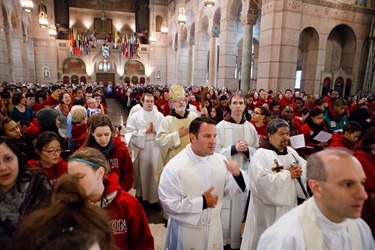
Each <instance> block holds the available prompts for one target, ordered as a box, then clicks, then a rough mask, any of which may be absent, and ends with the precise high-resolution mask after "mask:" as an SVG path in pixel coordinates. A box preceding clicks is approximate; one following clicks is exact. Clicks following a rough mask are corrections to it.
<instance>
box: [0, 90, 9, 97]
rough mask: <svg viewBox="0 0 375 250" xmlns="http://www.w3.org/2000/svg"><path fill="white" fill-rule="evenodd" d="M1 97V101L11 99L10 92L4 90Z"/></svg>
mask: <svg viewBox="0 0 375 250" xmlns="http://www.w3.org/2000/svg"><path fill="white" fill-rule="evenodd" d="M0 96H1V99H10V93H9V92H8V91H5V89H4V90H3V92H1V94H0Z"/></svg>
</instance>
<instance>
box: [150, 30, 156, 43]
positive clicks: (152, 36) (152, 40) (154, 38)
mask: <svg viewBox="0 0 375 250" xmlns="http://www.w3.org/2000/svg"><path fill="white" fill-rule="evenodd" d="M149 39H150V43H155V42H156V33H155V32H151V36H150V38H149Z"/></svg>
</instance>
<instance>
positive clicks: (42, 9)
mask: <svg viewBox="0 0 375 250" xmlns="http://www.w3.org/2000/svg"><path fill="white" fill-rule="evenodd" d="M38 9H39V10H38V17H39V26H40V27H41V28H47V27H48V19H47V6H46V5H45V4H44V3H43V2H41V3H40V4H39V8H38Z"/></svg>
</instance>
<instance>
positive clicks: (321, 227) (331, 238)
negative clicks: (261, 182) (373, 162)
mask: <svg viewBox="0 0 375 250" xmlns="http://www.w3.org/2000/svg"><path fill="white" fill-rule="evenodd" d="M306 169H307V170H306V171H307V174H306V175H307V179H308V185H309V187H310V190H311V191H312V193H313V194H314V195H313V196H312V197H311V198H310V199H308V200H307V201H305V202H304V203H303V204H302V205H299V206H298V207H296V208H294V209H293V210H291V211H290V212H288V213H287V214H285V215H284V216H282V217H281V218H280V219H279V220H277V221H276V222H275V223H274V224H273V225H272V226H271V227H270V228H268V229H267V230H266V231H265V232H264V233H263V234H262V236H261V238H260V241H259V244H258V249H262V250H275V249H288V250H300V249H307V250H315V249H332V250H336V249H340V250H354V249H358V250H359V249H361V250H372V249H375V244H374V238H373V236H372V235H371V230H370V228H369V226H368V225H367V224H366V222H365V221H363V220H362V219H361V218H360V216H361V212H362V208H363V204H364V201H365V200H366V199H367V198H368V195H367V193H366V191H365V188H364V183H365V181H366V176H365V173H364V171H363V169H362V166H361V164H360V163H359V162H358V160H357V159H356V158H354V156H353V155H351V154H350V153H348V152H346V151H344V150H341V149H338V148H336V149H325V150H323V151H320V152H318V153H316V154H314V155H312V156H310V157H309V158H308V161H307V166H306Z"/></svg>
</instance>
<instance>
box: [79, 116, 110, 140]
mask: <svg viewBox="0 0 375 250" xmlns="http://www.w3.org/2000/svg"><path fill="white" fill-rule="evenodd" d="M102 126H103V127H104V126H108V127H109V128H110V129H111V132H112V136H113V135H114V133H115V129H114V127H113V126H112V122H111V120H110V119H109V117H108V116H107V115H104V114H102V113H97V114H94V115H92V116H90V117H89V119H88V121H87V131H88V135H87V139H86V141H85V143H84V146H85V147H90V146H93V145H94V144H95V143H96V140H95V138H94V136H93V135H92V133H94V131H95V129H96V128H97V127H102Z"/></svg>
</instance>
